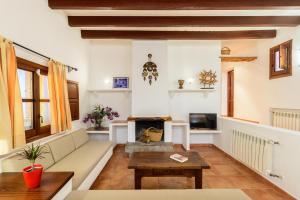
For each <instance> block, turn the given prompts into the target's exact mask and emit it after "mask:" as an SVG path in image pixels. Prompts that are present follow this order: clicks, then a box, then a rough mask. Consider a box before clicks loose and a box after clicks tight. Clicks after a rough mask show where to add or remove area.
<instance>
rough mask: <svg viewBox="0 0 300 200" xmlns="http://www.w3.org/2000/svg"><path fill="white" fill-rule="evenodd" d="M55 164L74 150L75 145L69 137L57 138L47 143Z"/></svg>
mask: <svg viewBox="0 0 300 200" xmlns="http://www.w3.org/2000/svg"><path fill="white" fill-rule="evenodd" d="M48 144H49V146H50V149H51V151H52V155H53V158H54V161H55V162H58V161H59V160H61V159H63V158H64V157H65V156H66V155H68V154H70V153H71V152H72V151H74V150H75V144H74V141H73V138H72V136H71V135H67V136H64V137H61V138H58V139H56V140H54V141H51V142H49V143H48Z"/></svg>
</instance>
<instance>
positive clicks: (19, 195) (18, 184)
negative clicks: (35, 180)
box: [0, 172, 74, 200]
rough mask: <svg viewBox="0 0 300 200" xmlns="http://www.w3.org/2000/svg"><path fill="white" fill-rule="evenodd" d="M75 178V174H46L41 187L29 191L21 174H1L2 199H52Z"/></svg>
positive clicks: (0, 191)
mask: <svg viewBox="0 0 300 200" xmlns="http://www.w3.org/2000/svg"><path fill="white" fill-rule="evenodd" d="M73 176H74V172H44V173H43V176H42V182H41V186H40V187H39V188H36V189H28V188H27V187H26V185H25V183H24V179H23V174H22V173H21V172H9V173H0V199H1V200H2V199H5V200H9V199H14V200H19V199H20V200H21V199H26V200H27V199H28V200H29V199H30V200H35V199H36V200H37V199H39V200H43V199H52V198H53V197H54V196H55V195H56V193H57V192H59V190H60V189H61V188H63V186H64V185H65V184H66V183H67V182H68V181H69V180H70V179H71V178H72V177H73Z"/></svg>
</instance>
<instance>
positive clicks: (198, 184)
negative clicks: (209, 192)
mask: <svg viewBox="0 0 300 200" xmlns="http://www.w3.org/2000/svg"><path fill="white" fill-rule="evenodd" d="M195 189H202V169H201V170H195Z"/></svg>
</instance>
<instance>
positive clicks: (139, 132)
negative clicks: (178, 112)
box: [135, 119, 165, 142]
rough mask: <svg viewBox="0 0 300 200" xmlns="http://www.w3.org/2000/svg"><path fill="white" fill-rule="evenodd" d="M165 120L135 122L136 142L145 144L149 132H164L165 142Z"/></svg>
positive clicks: (162, 139)
mask: <svg viewBox="0 0 300 200" xmlns="http://www.w3.org/2000/svg"><path fill="white" fill-rule="evenodd" d="M164 123H165V122H164V120H162V119H149V120H145V119H140V120H136V121H135V140H136V141H140V142H143V141H142V140H143V138H144V136H145V134H146V131H147V130H151V129H154V130H159V131H162V137H161V141H164Z"/></svg>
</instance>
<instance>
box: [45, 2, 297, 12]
mask: <svg viewBox="0 0 300 200" xmlns="http://www.w3.org/2000/svg"><path fill="white" fill-rule="evenodd" d="M48 4H49V7H50V8H52V9H81V10H84V9H98V10H253V9H299V8H300V1H299V0H251V1H250V0H147V1H146V0H48Z"/></svg>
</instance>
